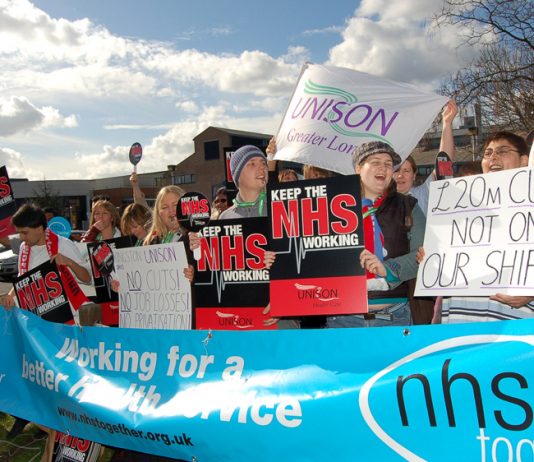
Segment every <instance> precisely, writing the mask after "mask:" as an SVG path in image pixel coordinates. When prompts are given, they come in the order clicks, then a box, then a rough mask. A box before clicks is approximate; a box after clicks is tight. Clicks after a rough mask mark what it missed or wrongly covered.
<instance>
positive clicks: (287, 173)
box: [278, 168, 299, 183]
mask: <svg viewBox="0 0 534 462" xmlns="http://www.w3.org/2000/svg"><path fill="white" fill-rule="evenodd" d="M298 179H299V177H298V176H297V172H295V170H293V169H291V168H285V169H284V170H282V171H281V172H280V173H278V183H286V182H288V181H298Z"/></svg>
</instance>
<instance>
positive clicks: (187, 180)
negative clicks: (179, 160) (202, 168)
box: [172, 174, 196, 184]
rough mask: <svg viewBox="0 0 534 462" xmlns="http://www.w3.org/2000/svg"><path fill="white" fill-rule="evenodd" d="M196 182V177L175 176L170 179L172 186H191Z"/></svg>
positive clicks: (191, 175)
mask: <svg viewBox="0 0 534 462" xmlns="http://www.w3.org/2000/svg"><path fill="white" fill-rule="evenodd" d="M195 181H196V175H194V174H190V175H177V176H173V177H172V184H191V183H194V182H195Z"/></svg>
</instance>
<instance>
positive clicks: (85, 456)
mask: <svg viewBox="0 0 534 462" xmlns="http://www.w3.org/2000/svg"><path fill="white" fill-rule="evenodd" d="M101 448H102V445H100V444H98V443H94V442H92V441H89V440H85V439H82V438H78V437H76V436H72V435H67V434H65V433H62V432H56V433H55V437H54V450H53V454H52V462H97V460H98V458H99V457H100V449H101Z"/></svg>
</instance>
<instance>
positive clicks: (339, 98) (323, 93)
mask: <svg viewBox="0 0 534 462" xmlns="http://www.w3.org/2000/svg"><path fill="white" fill-rule="evenodd" d="M304 93H305V94H306V95H309V96H302V97H301V98H300V99H299V100H298V102H297V104H296V105H295V107H293V110H292V112H291V118H292V119H309V120H316V121H322V122H325V123H327V124H328V125H329V126H330V127H331V128H332V129H333V130H335V131H336V132H338V133H340V134H341V135H345V136H350V137H366V138H375V139H378V140H381V141H384V142H387V143H389V141H388V140H387V138H386V135H387V133H388V132H389V130H390V129H391V127H392V126H393V124H394V123H395V119H396V118H397V116H398V115H399V113H398V112H397V111H395V112H393V113H386V109H384V108H382V107H380V106H378V107H373V106H371V105H370V104H364V103H358V98H357V97H356V96H355V95H353V94H352V93H349V92H347V91H345V90H342V89H341V88H336V87H331V86H327V85H320V84H318V83H315V82H312V81H311V80H309V79H308V80H307V81H306V82H305V84H304Z"/></svg>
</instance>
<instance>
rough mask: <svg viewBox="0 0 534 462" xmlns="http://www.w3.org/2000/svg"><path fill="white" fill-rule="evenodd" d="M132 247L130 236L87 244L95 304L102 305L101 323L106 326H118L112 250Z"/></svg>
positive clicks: (117, 296) (117, 298) (117, 300)
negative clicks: (113, 284) (112, 284)
mask: <svg viewBox="0 0 534 462" xmlns="http://www.w3.org/2000/svg"><path fill="white" fill-rule="evenodd" d="M133 245H134V242H133V239H132V237H131V236H123V237H117V238H114V239H106V240H105V241H95V242H90V243H88V244H87V252H88V254H89V258H90V260H91V270H92V273H93V282H94V286H95V292H96V297H91V298H93V301H94V302H95V303H100V304H101V305H102V323H103V324H105V325H107V326H116V325H118V324H119V309H118V307H119V305H118V304H119V294H118V293H117V292H115V291H114V290H113V289H112V288H111V281H112V280H113V279H114V277H113V276H114V269H115V267H114V260H113V249H122V248H125V247H132V246H133Z"/></svg>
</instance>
